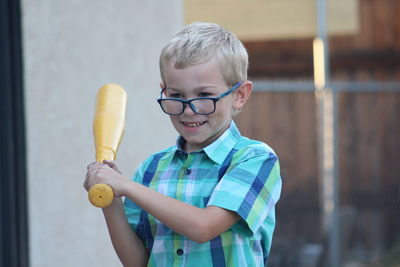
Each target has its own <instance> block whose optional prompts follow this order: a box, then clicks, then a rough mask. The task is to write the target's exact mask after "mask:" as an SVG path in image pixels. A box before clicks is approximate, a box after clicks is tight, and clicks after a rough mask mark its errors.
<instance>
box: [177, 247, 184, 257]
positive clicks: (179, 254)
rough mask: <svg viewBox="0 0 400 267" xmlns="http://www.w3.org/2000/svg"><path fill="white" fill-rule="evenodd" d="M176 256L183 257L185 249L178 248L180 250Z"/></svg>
mask: <svg viewBox="0 0 400 267" xmlns="http://www.w3.org/2000/svg"><path fill="white" fill-rule="evenodd" d="M176 254H178V256H182V255H183V249H181V248H178V249H177V250H176Z"/></svg>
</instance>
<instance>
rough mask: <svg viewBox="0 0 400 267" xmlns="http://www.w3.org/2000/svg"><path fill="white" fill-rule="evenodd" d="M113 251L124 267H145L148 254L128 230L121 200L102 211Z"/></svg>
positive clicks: (116, 200) (115, 200) (135, 236)
mask: <svg viewBox="0 0 400 267" xmlns="http://www.w3.org/2000/svg"><path fill="white" fill-rule="evenodd" d="M103 214H104V218H105V220H106V223H107V228H108V231H109V233H110V237H111V241H112V244H113V246H114V249H115V251H116V253H117V255H118V257H119V259H120V260H121V262H122V263H123V265H124V266H146V265H147V261H148V253H147V250H146V248H145V247H144V245H143V243H142V241H141V240H140V239H139V238H138V237H137V235H136V234H135V233H134V232H133V231H132V229H131V228H130V226H129V224H128V222H127V219H126V216H125V214H124V211H123V205H122V201H121V199H114V201H113V203H112V204H111V205H110V206H108V207H106V208H104V209H103Z"/></svg>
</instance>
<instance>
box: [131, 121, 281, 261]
mask: <svg viewBox="0 0 400 267" xmlns="http://www.w3.org/2000/svg"><path fill="white" fill-rule="evenodd" d="M180 140H181V139H178V143H177V145H176V146H173V147H170V148H168V149H166V150H164V151H162V152H160V153H157V154H154V155H152V156H151V157H150V158H149V159H147V160H146V161H145V162H143V163H142V165H141V166H140V167H139V169H138V170H137V172H136V173H135V175H134V178H133V180H134V181H136V182H138V183H142V184H144V185H146V186H148V187H150V188H152V189H154V190H156V191H158V192H160V193H162V194H165V195H168V196H171V197H173V198H175V199H178V200H180V201H184V202H186V203H189V204H192V205H194V206H197V207H200V208H203V207H206V206H210V205H213V206H218V207H222V208H224V209H228V210H232V211H235V212H237V213H238V214H239V215H240V217H241V220H240V221H239V222H238V223H236V224H235V225H234V226H233V227H231V229H229V230H228V231H226V232H224V233H222V234H221V235H220V236H218V237H216V238H214V239H213V240H211V241H209V242H206V243H203V244H198V243H196V242H194V241H191V240H189V239H187V238H186V237H184V236H182V235H179V234H177V233H175V232H174V231H172V230H171V229H169V228H168V227H166V226H165V225H163V224H162V223H160V221H158V220H157V219H155V218H154V217H153V216H151V215H149V214H148V213H147V212H145V211H143V210H142V209H141V208H140V207H138V206H137V205H135V203H133V202H132V201H130V200H129V199H125V213H126V216H127V218H128V222H129V224H130V225H131V227H132V229H133V230H134V231H135V232H136V233H137V235H138V236H139V237H140V238H141V240H142V241H143V242H144V244H145V245H146V247H147V248H148V249H149V251H150V259H149V263H148V266H157V267H160V266H161V267H162V266H204V267H205V266H218V267H222V266H264V264H265V262H266V260H267V258H268V254H269V250H270V247H271V239H272V234H273V231H274V228H275V204H276V202H277V201H278V199H279V197H280V192H281V187H282V182H281V177H280V172H279V162H278V159H277V156H276V154H275V153H274V151H273V150H272V149H271V148H270V147H269V146H267V145H266V144H264V143H261V142H259V141H254V140H250V139H248V138H246V137H242V136H241V135H240V133H239V131H238V129H237V128H236V126H235V124H234V122H233V121H232V123H231V126H230V128H229V129H228V130H227V131H225V133H224V134H223V135H222V136H221V137H220V138H219V139H218V140H216V141H215V142H214V143H212V144H210V145H209V146H207V147H205V148H204V149H202V150H200V151H197V152H193V153H189V154H188V153H186V152H184V151H183V150H182V149H181V148H180V145H179V142H180Z"/></svg>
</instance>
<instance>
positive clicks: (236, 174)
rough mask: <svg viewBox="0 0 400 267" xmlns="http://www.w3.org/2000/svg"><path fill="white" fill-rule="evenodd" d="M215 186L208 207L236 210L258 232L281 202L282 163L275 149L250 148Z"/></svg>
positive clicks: (237, 158)
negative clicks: (280, 166) (276, 205)
mask: <svg viewBox="0 0 400 267" xmlns="http://www.w3.org/2000/svg"><path fill="white" fill-rule="evenodd" d="M238 154H240V155H239V156H237V157H236V159H235V156H234V158H233V160H232V163H231V165H230V167H229V168H228V170H227V172H226V173H225V175H224V176H223V177H222V179H221V180H220V182H219V183H218V184H217V186H216V187H215V189H214V191H213V193H212V195H211V197H210V200H209V202H208V204H207V206H211V205H212V206H218V207H221V208H224V209H227V210H231V211H235V212H236V213H237V214H239V216H240V217H241V218H242V219H243V221H241V222H240V224H243V223H244V224H245V225H246V226H247V227H248V229H249V230H250V231H251V232H252V233H255V232H257V230H258V229H259V228H260V227H261V226H262V225H263V223H264V221H265V220H266V218H267V216H268V215H269V213H270V212H274V207H275V204H276V202H277V201H278V199H279V197H280V193H281V189H282V181H281V176H280V169H279V161H278V158H277V156H276V154H275V153H274V152H273V151H272V150H268V149H260V147H259V146H258V147H257V148H256V149H254V148H247V149H246V151H245V152H243V153H238Z"/></svg>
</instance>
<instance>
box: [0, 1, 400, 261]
mask: <svg viewBox="0 0 400 267" xmlns="http://www.w3.org/2000/svg"><path fill="white" fill-rule="evenodd" d="M0 12H1V16H0V17H1V23H0V26H1V29H0V30H1V32H0V34H1V39H0V40H1V41H0V53H1V60H0V64H1V68H0V75H1V76H0V79H1V80H0V81H1V82H2V84H3V86H2V87H0V92H1V97H0V108H1V114H2V115H3V118H4V119H3V121H4V126H3V127H0V134H1V136H0V143H1V154H0V167H1V169H0V171H1V173H0V174H1V194H0V197H1V203H0V205H1V213H0V214H1V215H0V216H1V225H0V226H1V236H0V237H1V251H0V253H1V254H0V266H35V267H36V266H40V267H42V266H95V265H99V264H102V265H104V266H120V263H119V261H118V259H117V257H116V255H115V253H114V251H113V249H112V246H111V242H110V241H109V239H108V234H107V231H106V228H105V225H104V220H103V218H102V214H101V211H100V210H98V209H96V208H93V207H92V206H90V204H88V202H87V199H86V198H87V196H86V192H85V191H84V190H83V189H82V185H81V184H82V182H83V178H84V174H85V168H86V165H87V164H88V163H90V162H91V161H93V160H94V146H93V141H92V132H91V131H92V129H91V123H92V119H93V118H92V116H93V111H94V98H95V94H96V92H97V90H98V89H99V88H100V87H101V86H102V85H104V84H106V83H110V82H114V83H119V84H121V85H122V86H123V87H125V89H126V90H127V93H128V109H127V123H126V132H125V137H124V139H123V142H122V144H121V147H120V151H119V154H118V159H117V162H118V163H119V164H120V167H121V169H122V171H123V172H124V173H126V174H127V175H128V176H129V175H130V173H132V172H133V171H134V170H135V169H136V167H137V165H138V164H139V163H140V162H141V161H142V160H143V159H144V158H146V157H147V156H148V155H149V154H150V153H152V152H154V151H157V150H160V149H162V148H164V147H166V146H169V145H170V144H173V143H174V141H175V136H176V134H175V132H174V130H173V129H172V127H171V126H170V123H169V121H168V119H166V117H165V116H164V115H163V114H161V112H159V110H158V109H159V108H158V107H157V105H156V102H155V101H154V100H155V99H156V98H157V96H158V92H159V91H158V90H159V80H160V78H159V73H158V56H159V52H160V49H161V48H162V46H163V45H164V44H165V42H166V41H167V40H168V39H169V38H170V37H171V36H172V35H173V34H174V33H175V32H177V31H178V30H179V29H180V28H181V27H182V25H184V24H187V23H191V22H193V21H209V22H216V23H219V24H221V25H222V26H224V27H226V28H228V29H230V30H231V31H233V32H234V33H235V34H237V35H238V37H239V38H240V39H241V40H242V41H243V43H244V45H245V46H246V48H247V50H248V53H249V56H250V69H249V76H250V79H251V80H252V81H253V82H254V92H253V94H252V96H251V98H250V100H249V102H248V103H247V105H246V107H245V109H244V110H243V111H242V113H240V114H239V115H238V117H237V118H236V119H235V120H236V122H237V124H238V126H239V128H240V130H241V132H242V134H243V135H246V136H248V137H250V138H254V139H259V140H262V141H264V142H266V143H267V144H269V145H270V146H271V147H273V148H274V150H275V151H276V152H277V153H278V155H279V158H280V162H281V171H282V177H283V191H282V197H281V200H280V201H279V203H278V205H277V227H276V231H275V235H274V239H273V244H272V251H271V254H270V258H269V266H289V267H290V266H348V267H353V266H354V267H358V266H366V267H370V266H400V230H399V227H398V226H399V225H400V168H399V167H398V159H399V157H398V155H399V153H400V141H399V136H400V119H399V114H400V20H399V19H398V18H397V14H399V12H400V0H329V1H328V0H326V1H325V0H297V1H293V0H252V1H239V0H203V1H195V0H184V1H183V0H179V1H178V0H174V1H168V3H167V1H162V0H148V1H138V0H134V1H127V0H115V1H112V2H111V1H109V2H104V3H100V2H98V1H82V0H72V1H64V2H62V1H50V0H41V1H26V0H20V1H12V0H5V1H2V3H1V6H0ZM316 38H318V39H316ZM315 40H319V41H320V42H319V43H320V44H321V43H322V50H321V49H320V50H318V46H317V43H318V42H316V41H315ZM318 62H320V63H321V62H322V63H321V64H318ZM321 73H322V74H321ZM320 75H322V78H321V77H320ZM321 81H322V82H321ZM160 133H162V134H160Z"/></svg>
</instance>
